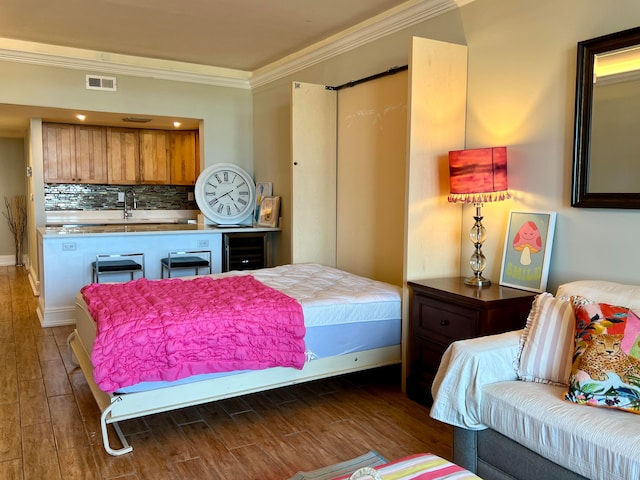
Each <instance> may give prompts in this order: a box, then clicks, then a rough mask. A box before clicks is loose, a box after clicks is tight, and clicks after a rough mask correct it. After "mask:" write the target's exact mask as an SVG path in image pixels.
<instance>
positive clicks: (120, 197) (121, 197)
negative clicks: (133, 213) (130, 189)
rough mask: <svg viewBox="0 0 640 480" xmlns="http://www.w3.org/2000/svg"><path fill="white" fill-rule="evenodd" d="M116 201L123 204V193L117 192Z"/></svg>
mask: <svg viewBox="0 0 640 480" xmlns="http://www.w3.org/2000/svg"><path fill="white" fill-rule="evenodd" d="M118 201H119V202H124V192H118Z"/></svg>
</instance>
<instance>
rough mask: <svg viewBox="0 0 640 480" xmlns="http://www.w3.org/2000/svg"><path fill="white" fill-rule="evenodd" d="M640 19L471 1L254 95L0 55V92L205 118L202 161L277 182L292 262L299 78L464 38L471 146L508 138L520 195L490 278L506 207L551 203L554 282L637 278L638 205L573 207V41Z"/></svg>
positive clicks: (369, 67)
mask: <svg viewBox="0 0 640 480" xmlns="http://www.w3.org/2000/svg"><path fill="white" fill-rule="evenodd" d="M638 18H640V2H638V1H637V0H609V1H607V2H604V1H602V0H562V1H557V0H537V1H535V2H525V1H513V0H475V1H473V2H472V3H470V4H467V5H466V6H464V7H462V8H461V9H459V10H458V11H454V12H449V13H446V14H444V15H441V16H439V17H437V18H435V19H431V20H428V21H425V22H423V23H422V24H420V25H417V26H414V27H411V28H408V29H405V30H403V31H401V32H397V33H395V34H393V35H389V36H387V37H384V38H381V39H377V40H375V41H374V42H371V43H370V44H367V45H364V46H361V47H358V48H357V49H354V50H352V51H349V52H346V53H343V54H341V55H340V56H338V57H335V58H331V59H329V60H326V61H324V62H322V63H321V64H317V65H314V66H312V67H309V68H307V69H305V70H303V71H300V72H297V73H295V74H293V75H289V76H288V77H286V78H283V79H280V80H277V81H275V82H273V83H271V84H268V85H264V86H261V87H260V88H257V89H256V90H255V91H253V92H250V91H247V90H241V89H233V88H225V87H211V86H205V85H199V84H187V83H181V82H172V81H165V80H154V79H150V78H136V77H129V76H124V75H119V76H118V88H119V90H118V92H117V93H115V94H114V93H109V92H95V91H87V90H86V89H85V88H84V75H85V73H87V72H84V71H79V70H67V69H63V68H53V67H44V66H37V65H27V64H17V63H15V64H14V63H11V62H0V68H1V70H2V75H1V76H0V103H13V104H25V105H42V106H53V107H63V108H79V109H88V110H103V111H108V112H113V111H117V112H129V113H135V114H158V115H179V116H186V117H195V118H202V119H204V130H203V131H204V142H205V159H204V163H205V165H209V164H212V163H215V162H217V161H229V162H233V163H237V164H239V165H241V166H243V167H245V168H247V169H248V170H249V171H251V170H253V172H254V176H255V179H256V180H257V181H272V182H273V184H274V193H275V194H277V195H281V196H282V197H283V198H282V200H283V204H282V215H283V218H284V232H283V234H282V235H280V236H279V237H278V239H277V241H276V242H275V250H276V251H275V252H274V253H275V260H276V261H277V262H286V261H288V258H289V255H290V244H289V238H290V236H289V235H288V232H287V229H288V225H287V218H288V215H289V212H290V207H291V205H290V203H289V202H290V164H289V158H290V138H289V129H290V113H289V111H290V104H289V96H290V85H291V82H292V81H293V80H299V81H303V82H309V83H319V84H325V85H340V84H342V83H346V82H348V81H350V80H353V79H357V78H362V77H366V76H369V75H372V74H375V73H378V72H381V71H384V70H387V69H389V68H391V67H394V66H399V65H406V64H407V61H408V54H409V44H410V43H409V42H410V39H411V37H412V36H414V35H415V36H422V37H425V38H433V39H436V40H443V41H448V42H453V43H459V44H466V45H468V55H469V57H468V58H469V60H468V65H469V69H468V105H467V127H466V128H467V133H466V146H467V147H468V148H472V147H480V146H490V145H507V147H508V149H509V172H510V174H509V179H510V185H511V188H512V189H513V190H514V193H515V196H514V198H513V199H512V200H510V201H507V202H503V203H501V204H491V205H486V206H485V208H484V209H483V213H484V216H485V221H484V223H485V226H486V227H487V230H488V239H487V242H486V244H485V248H484V251H485V254H486V255H487V257H488V267H487V270H486V272H487V274H488V276H489V277H490V278H492V279H494V280H497V279H498V277H499V269H500V262H501V257H502V248H503V242H504V233H505V229H506V224H507V218H508V211H509V210H510V209H522V210H552V211H556V212H558V221H557V228H556V235H555V241H554V248H553V255H552V258H551V272H550V277H549V288H550V289H555V288H556V287H557V285H558V284H559V283H562V282H565V281H568V280H573V279H576V278H587V277H589V278H603V279H613V280H619V281H626V282H635V283H638V282H639V281H640V278H639V275H638V273H637V272H639V271H640V256H639V255H638V254H637V252H636V248H635V247H636V245H635V244H636V243H637V242H636V240H635V239H637V238H639V237H640V222H639V221H638V220H640V212H638V211H633V210H630V211H626V210H598V209H573V208H571V207H570V189H571V162H572V143H573V113H574V112H573V110H574V90H575V68H576V58H575V57H576V43H577V42H578V41H580V40H584V39H588V38H592V37H595V36H599V35H602V34H606V33H611V32H615V31H620V30H624V29H627V28H631V27H635V26H637V21H638ZM89 73H100V72H89ZM252 139H253V143H252ZM471 217H472V211H471V209H470V208H465V209H464V211H463V219H464V221H463V224H462V225H461V227H460V228H461V231H462V232H463V238H462V241H461V243H462V249H463V253H462V256H463V258H464V259H466V258H468V256H469V255H470V254H471V243H470V242H469V241H468V239H467V238H466V235H467V231H468V230H469V228H470V227H471V223H472V219H471ZM462 263H463V267H462V272H461V273H463V274H467V273H468V269H467V268H466V263H465V262H462Z"/></svg>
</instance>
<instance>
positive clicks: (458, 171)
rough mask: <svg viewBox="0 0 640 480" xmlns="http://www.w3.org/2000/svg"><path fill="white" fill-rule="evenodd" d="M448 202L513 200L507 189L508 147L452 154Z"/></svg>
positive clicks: (478, 149) (450, 154)
mask: <svg viewBox="0 0 640 480" xmlns="http://www.w3.org/2000/svg"><path fill="white" fill-rule="evenodd" d="M449 183H450V188H451V189H450V192H451V194H450V195H449V198H448V200H449V201H450V202H453V203H457V202H461V203H487V202H497V201H500V200H505V199H507V198H510V197H511V194H510V193H509V190H508V186H507V147H493V148H474V149H471V150H455V151H452V152H449Z"/></svg>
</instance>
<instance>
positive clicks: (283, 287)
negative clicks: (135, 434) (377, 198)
mask: <svg viewBox="0 0 640 480" xmlns="http://www.w3.org/2000/svg"><path fill="white" fill-rule="evenodd" d="M229 275H253V276H254V278H256V279H257V280H259V281H261V282H262V283H264V284H265V285H268V286H270V287H272V288H275V289H277V290H280V291H281V292H283V293H285V294H286V295H289V296H290V297H293V298H295V299H296V300H298V301H299V302H300V304H301V305H302V310H303V313H304V321H305V327H306V329H307V331H306V334H305V345H306V353H307V360H308V361H313V360H314V359H317V358H326V357H331V356H336V355H344V354H347V353H352V352H359V351H364V350H370V349H375V348H381V347H387V346H391V345H399V344H400V343H401V311H402V306H401V298H402V296H401V289H400V287H397V286H394V285H390V284H386V283H383V282H378V281H375V280H371V279H368V278H364V277H360V276H357V275H354V274H351V273H348V272H344V271H341V270H337V269H334V268H330V267H325V266H322V265H318V264H294V265H283V266H279V267H273V268H267V269H262V270H252V271H235V272H226V273H224V274H214V275H211V277H213V278H220V277H224V276H229ZM181 278H182V279H187V278H192V277H181ZM76 306H77V308H76V312H77V313H76V316H77V318H76V329H77V331H78V335H79V336H80V339H81V340H82V343H83V345H84V346H85V348H86V349H87V352H88V353H89V354H90V353H91V351H90V349H91V346H92V345H93V341H94V339H95V335H96V327H95V323H94V321H93V319H92V318H91V315H90V314H89V312H88V310H87V305H86V303H85V302H84V299H83V298H82V295H81V294H78V295H77V296H76ZM234 373H238V372H225V373H215V374H209V375H196V376H193V377H189V378H187V379H182V380H179V381H177V382H144V383H142V384H138V385H134V386H132V387H127V388H126V389H123V390H120V391H119V392H118V393H132V392H137V391H143V390H150V389H155V388H162V387H164V386H168V385H178V384H183V383H188V382H193V381H199V380H203V379H207V378H215V377H221V376H227V375H233V374H234Z"/></svg>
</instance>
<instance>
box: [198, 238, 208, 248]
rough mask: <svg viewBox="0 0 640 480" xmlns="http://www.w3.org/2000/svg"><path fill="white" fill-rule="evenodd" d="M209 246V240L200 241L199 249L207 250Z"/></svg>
mask: <svg viewBox="0 0 640 480" xmlns="http://www.w3.org/2000/svg"><path fill="white" fill-rule="evenodd" d="M208 246H209V240H198V248H207V247H208Z"/></svg>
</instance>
